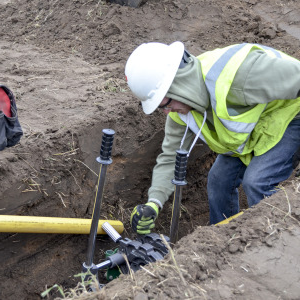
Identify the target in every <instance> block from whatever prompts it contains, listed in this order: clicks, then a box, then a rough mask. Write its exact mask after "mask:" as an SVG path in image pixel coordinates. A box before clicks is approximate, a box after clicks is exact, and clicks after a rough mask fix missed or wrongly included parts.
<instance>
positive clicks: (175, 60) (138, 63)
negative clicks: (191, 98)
mask: <svg viewBox="0 0 300 300" xmlns="http://www.w3.org/2000/svg"><path fill="white" fill-rule="evenodd" d="M183 53H184V45H183V43H181V42H174V43H172V44H171V45H166V44H161V43H154V42H153V43H146V44H142V45H140V46H138V47H137V48H136V49H135V50H134V51H133V52H132V54H131V55H130V56H129V58H128V60H127V63H126V67H125V75H126V80H127V83H128V86H129V87H130V89H131V91H132V92H133V94H134V95H135V96H136V97H138V98H139V99H140V100H141V101H142V106H143V110H144V112H145V113H146V114H151V113H152V112H153V111H154V110H155V109H156V108H157V107H158V106H159V104H160V103H161V101H162V100H163V98H164V97H165V95H166V93H167V92H168V90H169V88H170V86H171V84H172V82H173V79H174V77H175V75H176V72H177V70H178V67H179V64H180V62H181V59H182V56H183Z"/></svg>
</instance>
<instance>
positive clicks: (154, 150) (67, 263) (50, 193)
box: [0, 120, 214, 299]
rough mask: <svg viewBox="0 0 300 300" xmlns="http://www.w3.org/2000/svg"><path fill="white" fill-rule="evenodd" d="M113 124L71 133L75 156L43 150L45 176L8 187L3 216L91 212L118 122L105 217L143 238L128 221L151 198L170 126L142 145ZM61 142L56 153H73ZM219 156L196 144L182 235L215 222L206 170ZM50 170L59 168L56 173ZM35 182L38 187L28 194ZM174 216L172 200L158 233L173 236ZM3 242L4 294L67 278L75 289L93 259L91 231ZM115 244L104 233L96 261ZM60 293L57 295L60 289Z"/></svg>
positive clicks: (35, 294) (20, 294)
mask: <svg viewBox="0 0 300 300" xmlns="http://www.w3.org/2000/svg"><path fill="white" fill-rule="evenodd" d="M162 121H163V120H162ZM138 123H139V122H138ZM112 124H114V120H112V121H111V122H108V123H106V122H100V123H94V124H93V125H92V126H90V127H89V128H88V129H82V130H80V131H79V132H78V134H77V135H74V134H71V135H70V132H68V131H67V132H66V133H65V140H66V144H68V139H69V138H70V137H71V138H72V142H73V145H74V149H77V150H76V151H75V152H74V153H76V154H75V158H74V157H72V160H70V157H69V156H65V155H61V156H58V157H60V158H55V159H56V161H54V160H49V158H50V156H47V155H45V153H44V154H43V153H41V152H40V153H37V154H38V155H36V157H40V156H42V155H44V159H43V163H42V164H41V163H40V161H39V163H40V164H39V165H34V167H33V168H36V171H37V172H39V176H35V177H34V176H32V178H31V177H30V178H31V180H32V181H30V180H29V179H28V180H27V181H24V179H23V182H15V183H14V184H12V185H11V187H10V188H9V189H7V190H6V191H4V192H3V193H2V198H1V200H2V203H4V204H6V205H5V206H4V207H6V209H5V211H4V213H3V214H9V215H22V216H24V215H25V216H47V217H64V218H85V219H87V218H91V216H92V210H93V205H94V199H95V194H96V185H97V176H98V173H99V166H100V165H99V163H97V161H96V157H98V156H99V151H100V145H101V137H102V130H103V129H104V128H112V129H114V130H115V131H116V133H115V140H114V145H113V151H112V160H113V162H112V164H111V165H109V166H108V167H107V172H106V179H105V185H104V192H103V198H102V205H101V219H108V220H120V221H121V222H122V223H123V224H124V228H125V230H124V232H123V233H121V235H122V237H123V238H125V237H128V238H130V239H133V240H134V239H135V238H136V236H135V235H134V234H133V233H132V231H131V229H130V224H129V219H130V213H131V211H132V209H133V207H134V206H135V205H136V204H138V203H144V202H146V201H147V190H148V188H149V186H150V184H151V173H152V168H153V166H154V164H155V159H156V156H157V154H158V153H159V152H160V146H161V142H162V139H163V130H160V131H158V132H157V133H155V134H152V132H153V131H151V130H153V128H150V129H149V131H148V132H149V138H147V139H145V140H144V141H143V142H139V143H136V141H132V140H130V139H128V138H127V137H128V135H126V134H125V135H123V134H122V130H118V129H117V128H115V127H116V126H114V125H112ZM139 124H140V123H139ZM139 124H136V123H135V124H132V125H131V126H129V127H127V128H126V130H127V131H128V132H131V131H135V130H141V129H142V128H141V125H139ZM156 126H157V125H156ZM131 136H133V135H131ZM146 136H147V134H146ZM44 142H45V141H44ZM45 145H46V144H45ZM55 145H56V146H55V151H57V152H58V153H66V151H65V149H64V146H63V144H62V146H61V147H58V144H55ZM138 145H139V146H138ZM48 146H49V143H48ZM59 148H61V149H59ZM41 149H44V147H43V146H42V144H40V145H39V150H38V149H36V150H37V151H40V150H41ZM17 157H18V161H19V162H21V161H22V158H23V159H24V156H22V155H20V156H17ZM52 157H54V156H52ZM45 158H48V159H45ZM213 160H214V155H213V154H212V153H211V152H210V151H209V150H208V148H207V147H206V146H204V145H203V144H201V143H198V144H196V146H195V149H194V150H193V152H192V155H191V156H190V158H189V161H188V171H187V181H188V185H187V186H185V187H184V188H183V195H182V207H181V215H180V226H179V233H178V235H179V238H181V237H183V236H185V235H188V234H189V233H191V232H192V231H193V230H194V228H195V227H196V226H198V225H207V224H208V204H207V196H206V188H205V186H206V177H207V172H208V170H209V168H210V166H211V164H212V163H213ZM49 161H51V168H50V165H49ZM35 163H37V161H36V162H35ZM38 168H39V169H38ZM50 169H52V170H55V171H53V173H50V171H49V170H50ZM33 178H35V179H33ZM29 182H31V183H32V182H39V186H40V190H39V191H38V190H37V189H35V185H30V183H29ZM29 187H30V188H32V189H35V191H31V192H29V191H28V189H29ZM20 190H21V191H22V192H21V193H20ZM22 197H23V199H22ZM170 198H172V197H170ZM11 199H18V201H11ZM171 214H172V199H170V200H169V201H168V202H167V203H166V204H165V206H164V208H163V210H162V211H161V213H160V215H159V218H158V220H157V222H156V228H155V232H157V233H162V234H165V235H167V236H169V233H170V220H171ZM37 226H39V225H37ZM0 240H1V248H0V254H1V255H0V262H1V265H2V271H1V275H0V278H1V293H2V298H3V297H5V298H7V299H16V298H15V297H17V298H18V299H39V294H40V293H41V292H42V291H43V288H46V286H48V287H49V286H51V285H53V284H60V285H62V286H64V287H74V286H75V285H76V283H77V282H78V280H79V279H78V278H76V277H74V275H76V274H78V273H80V272H81V267H82V263H83V262H85V261H86V256H87V248H88V234H86V235H78V234H51V233H46V234H45V233H13V232H12V233H7V232H6V233H1V234H0ZM116 246H117V245H116V244H115V243H114V242H112V240H111V239H110V238H109V237H108V236H104V235H98V237H97V241H96V249H95V256H94V263H100V262H102V261H103V260H104V259H105V255H104V253H105V251H106V250H108V249H115V248H116ZM29 275H30V276H29ZM99 279H100V281H101V282H103V283H105V282H106V279H105V277H104V272H102V271H100V272H99ZM14 286H18V289H17V290H16V291H15V294H14V296H13V297H14V298H11V296H12V295H11V290H12V289H13V287H14ZM24 295H26V296H25V297H24ZM53 296H57V294H55V293H54V294H53Z"/></svg>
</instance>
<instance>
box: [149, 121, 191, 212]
mask: <svg viewBox="0 0 300 300" xmlns="http://www.w3.org/2000/svg"><path fill="white" fill-rule="evenodd" d="M185 129H186V127H185V126H182V125H179V124H177V123H176V122H174V121H173V120H172V119H171V118H170V117H169V116H167V120H166V124H165V137H164V140H163V143H162V153H161V154H159V155H158V157H157V159H156V165H155V167H154V169H153V174H152V184H151V187H150V188H149V190H148V197H149V198H148V201H149V202H155V203H156V204H158V205H159V206H160V207H161V208H162V206H163V205H164V203H165V202H166V201H167V200H168V199H169V197H170V195H171V194H172V192H173V191H174V186H173V184H172V183H171V180H172V179H173V178H174V170H175V159H176V150H178V149H179V147H180V142H181V139H182V138H183V135H184V132H185ZM192 140H193V133H192V132H191V131H190V130H188V133H187V135H186V138H185V142H184V144H183V147H182V148H184V149H187V150H188V149H189V146H190V145H191V143H192Z"/></svg>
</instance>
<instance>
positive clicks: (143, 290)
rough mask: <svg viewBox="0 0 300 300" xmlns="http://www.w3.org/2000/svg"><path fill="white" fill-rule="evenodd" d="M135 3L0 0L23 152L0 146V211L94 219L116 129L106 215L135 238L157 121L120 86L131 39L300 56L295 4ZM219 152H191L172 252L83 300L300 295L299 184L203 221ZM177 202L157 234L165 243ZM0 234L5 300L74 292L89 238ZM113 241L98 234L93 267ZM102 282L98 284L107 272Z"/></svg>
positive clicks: (280, 0)
mask: <svg viewBox="0 0 300 300" xmlns="http://www.w3.org/2000/svg"><path fill="white" fill-rule="evenodd" d="M143 2H144V3H143V5H142V6H141V7H139V8H132V7H126V6H120V5H118V4H112V3H108V2H105V1H99V0H96V1H88V0H72V1H62V0H50V1H39V0H31V1H29V0H26V1H19V0H2V1H0V7H1V10H0V16H1V20H2V22H1V23H0V30H1V39H0V49H1V63H0V70H1V76H2V79H1V84H4V85H7V86H8V87H9V88H10V89H11V90H12V91H13V92H14V94H15V96H16V100H17V105H18V111H19V119H20V122H21V124H22V126H23V129H24V137H23V138H22V140H21V142H20V144H19V145H17V146H15V147H13V148H9V149H6V150H4V151H2V152H0V180H1V186H0V211H1V214H4V215H22V216H49V217H67V218H86V219H89V218H91V215H92V209H93V204H94V197H95V187H96V183H97V176H98V173H99V164H98V163H97V162H96V157H97V156H99V149H100V144H101V137H102V130H103V129H104V128H111V129H114V130H115V132H116V134H115V141H114V147H113V152H112V159H113V163H112V164H111V165H109V167H108V170H107V176H106V182H105V190H104V194H103V202H102V207H101V218H103V219H116V220H120V221H122V222H123V223H124V227H125V230H124V232H123V233H122V236H123V237H128V238H131V239H135V236H134V235H133V233H132V231H131V229H130V225H129V218H130V212H131V210H132V209H133V207H134V206H135V205H136V204H138V203H144V202H145V201H146V200H147V189H148V187H149V185H150V182H151V171H152V168H153V166H154V164H155V158H156V156H157V154H159V153H160V151H161V150H160V145H161V142H162V139H163V135H164V120H165V116H164V115H163V114H159V113H154V114H152V115H151V116H145V115H144V114H143V112H142V109H141V106H140V104H139V102H138V101H137V100H136V99H135V98H134V97H133V96H132V94H131V93H130V91H129V90H128V87H127V85H126V82H125V78H124V66H125V63H126V59H127V58H128V56H129V55H130V53H131V52H132V51H133V50H134V49H135V48H136V47H137V46H138V45H139V44H141V43H143V42H149V41H158V42H164V43H171V42H174V41H176V40H180V41H182V42H184V44H185V46H186V48H187V49H188V50H189V51H190V52H191V53H193V54H194V55H198V54H200V53H202V52H203V51H207V50H211V49H214V48H217V47H224V46H227V45H230V44H234V43H241V42H251V43H261V44H264V45H267V46H271V47H274V48H277V49H279V50H282V51H285V52H286V53H288V54H290V55H292V56H294V57H296V58H298V59H300V3H299V1H297V0H276V1H274V0H197V1H196V0H176V1H175V0H148V1H143ZM214 158H215V154H213V153H212V152H210V151H209V150H208V149H207V147H206V146H204V145H202V144H201V143H199V144H197V145H196V148H195V149H194V150H193V154H192V156H191V157H190V158H189V165H188V174H187V180H188V185H187V186H185V187H184V190H183V202H182V210H181V217H180V228H179V237H180V240H179V242H178V243H177V244H176V245H175V246H174V248H173V252H172V253H170V255H168V256H167V257H166V258H165V259H164V260H163V261H161V262H158V263H156V264H153V265H149V266H147V271H145V270H140V271H138V272H137V273H135V274H133V276H129V275H121V276H120V278H118V279H115V280H113V281H112V282H110V283H108V284H107V286H106V288H105V289H103V290H101V291H100V292H99V293H89V294H87V295H85V297H86V298H85V299H87V298H89V299H136V300H138V299H139V300H142V299H300V284H299V282H300V271H299V270H300V258H299V248H300V242H299V241H300V239H299V235H300V226H299V222H300V203H299V182H298V179H297V178H295V177H294V176H293V177H291V178H290V179H289V180H288V181H287V182H285V183H283V185H282V186H281V191H280V192H278V193H276V194H275V195H274V196H272V197H270V198H268V199H265V200H263V201H262V202H261V203H260V204H258V205H257V206H256V207H253V208H251V209H247V204H246V201H245V197H242V200H241V207H242V209H243V210H244V211H245V212H244V213H243V214H242V215H241V216H239V217H238V218H236V219H235V220H233V221H231V222H230V223H229V224H227V225H222V226H217V227H216V226H208V203H207V195H206V177H207V172H208V170H209V169H210V167H211V165H212V163H213V161H214ZM241 193H242V190H241ZM171 202H172V201H171V199H170V201H169V202H168V203H167V204H166V205H165V207H164V209H163V210H162V212H161V214H160V216H159V218H158V220H157V225H156V229H155V230H156V232H158V233H162V234H165V235H169V226H170V217H171V206H172V203H171ZM0 240H1V244H0V262H1V266H2V268H1V271H0V279H1V280H0V298H1V299H7V300H8V299H30V300H31V299H40V294H41V292H43V291H44V290H45V289H46V288H47V287H51V286H53V285H54V284H59V285H61V286H63V287H64V288H66V289H68V288H74V287H75V286H76V285H77V283H78V281H79V279H78V277H74V275H76V274H78V273H80V272H81V266H82V263H83V262H84V261H85V260H86V251H87V241H88V235H70V234H69V235H67V234H61V235H60V234H32V233H23V234H21V233H18V234H16V233H13V232H12V233H0ZM114 247H115V244H113V243H112V242H111V241H110V239H109V238H108V237H107V236H100V235H99V236H98V239H97V243H96V251H95V259H94V260H95V263H99V262H101V261H103V260H104V259H105V258H104V252H105V251H106V250H107V249H111V248H114ZM99 280H100V281H101V282H103V283H106V282H105V278H104V274H102V273H101V272H100V274H99ZM59 295H60V294H59V293H57V292H55V291H54V292H52V293H50V295H49V297H50V298H54V297H58V296H59Z"/></svg>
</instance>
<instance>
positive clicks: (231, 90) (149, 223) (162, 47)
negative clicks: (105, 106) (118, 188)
mask: <svg viewBox="0 0 300 300" xmlns="http://www.w3.org/2000/svg"><path fill="white" fill-rule="evenodd" d="M125 75H126V79H127V83H128V86H129V87H130V89H131V91H132V93H133V94H134V95H135V96H136V97H137V98H139V100H141V103H142V108H143V111H144V112H145V113H146V114H151V113H153V112H154V111H156V110H161V111H163V112H164V113H165V114H166V115H167V117H166V123H165V137H164V140H163V143H162V153H161V154H159V156H158V157H157V163H156V165H155V167H154V169H153V175H152V184H151V187H150V188H149V190H148V202H147V203H145V204H139V205H137V206H136V207H135V208H134V210H133V212H132V214H131V226H132V228H133V230H134V231H135V232H137V233H139V234H147V233H150V231H151V229H153V228H154V225H155V220H156V218H157V216H158V213H159V211H160V210H161V209H162V208H163V205H164V203H165V202H166V201H167V200H168V198H169V196H170V195H171V194H172V192H173V191H174V186H173V184H172V183H171V180H172V179H173V178H174V169H175V159H176V150H178V149H185V150H187V151H188V152H189V153H190V151H191V149H192V147H193V146H194V144H195V142H196V140H197V139H198V138H200V139H201V140H202V141H203V142H205V143H206V144H207V145H208V146H209V148H210V149H211V150H212V151H214V152H216V153H218V156H217V158H216V160H215V162H214V164H213V166H212V167H211V169H210V171H209V174H208V179H207V194H208V201H209V210H210V212H209V213H210V223H211V224H216V223H218V222H220V221H222V220H224V219H225V218H229V217H230V216H233V215H235V214H237V213H238V212H239V195H238V187H239V186H240V185H241V184H242V186H243V189H244V191H245V194H246V196H247V201H248V205H249V207H251V206H253V205H255V204H257V203H259V202H260V200H262V199H263V198H265V197H269V196H270V195H272V194H273V193H275V192H276V190H277V186H278V184H279V183H280V182H282V181H284V180H286V179H287V178H288V177H289V176H290V175H291V173H292V171H293V156H294V154H295V153H296V152H297V150H298V148H299V147H300V113H299V112H300V62H299V61H298V60H297V59H295V58H293V57H291V56H288V55H287V54H285V53H283V52H281V51H277V50H275V49H273V48H270V47H267V46H263V45H259V44H248V43H243V44H236V45H231V46H228V47H225V48H220V49H215V50H212V51H208V52H204V53H203V54H201V55H199V56H197V57H195V56H193V55H192V54H190V53H189V52H188V51H186V50H185V48H184V44H183V43H182V42H179V41H177V42H174V43H172V44H170V45H166V44H162V43H156V42H152V43H145V44H142V45H140V46H138V47H137V48H136V49H135V50H134V51H133V53H132V54H131V55H130V57H129V58H128V60H127V63H126V67H125ZM199 168H201V166H199Z"/></svg>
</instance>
